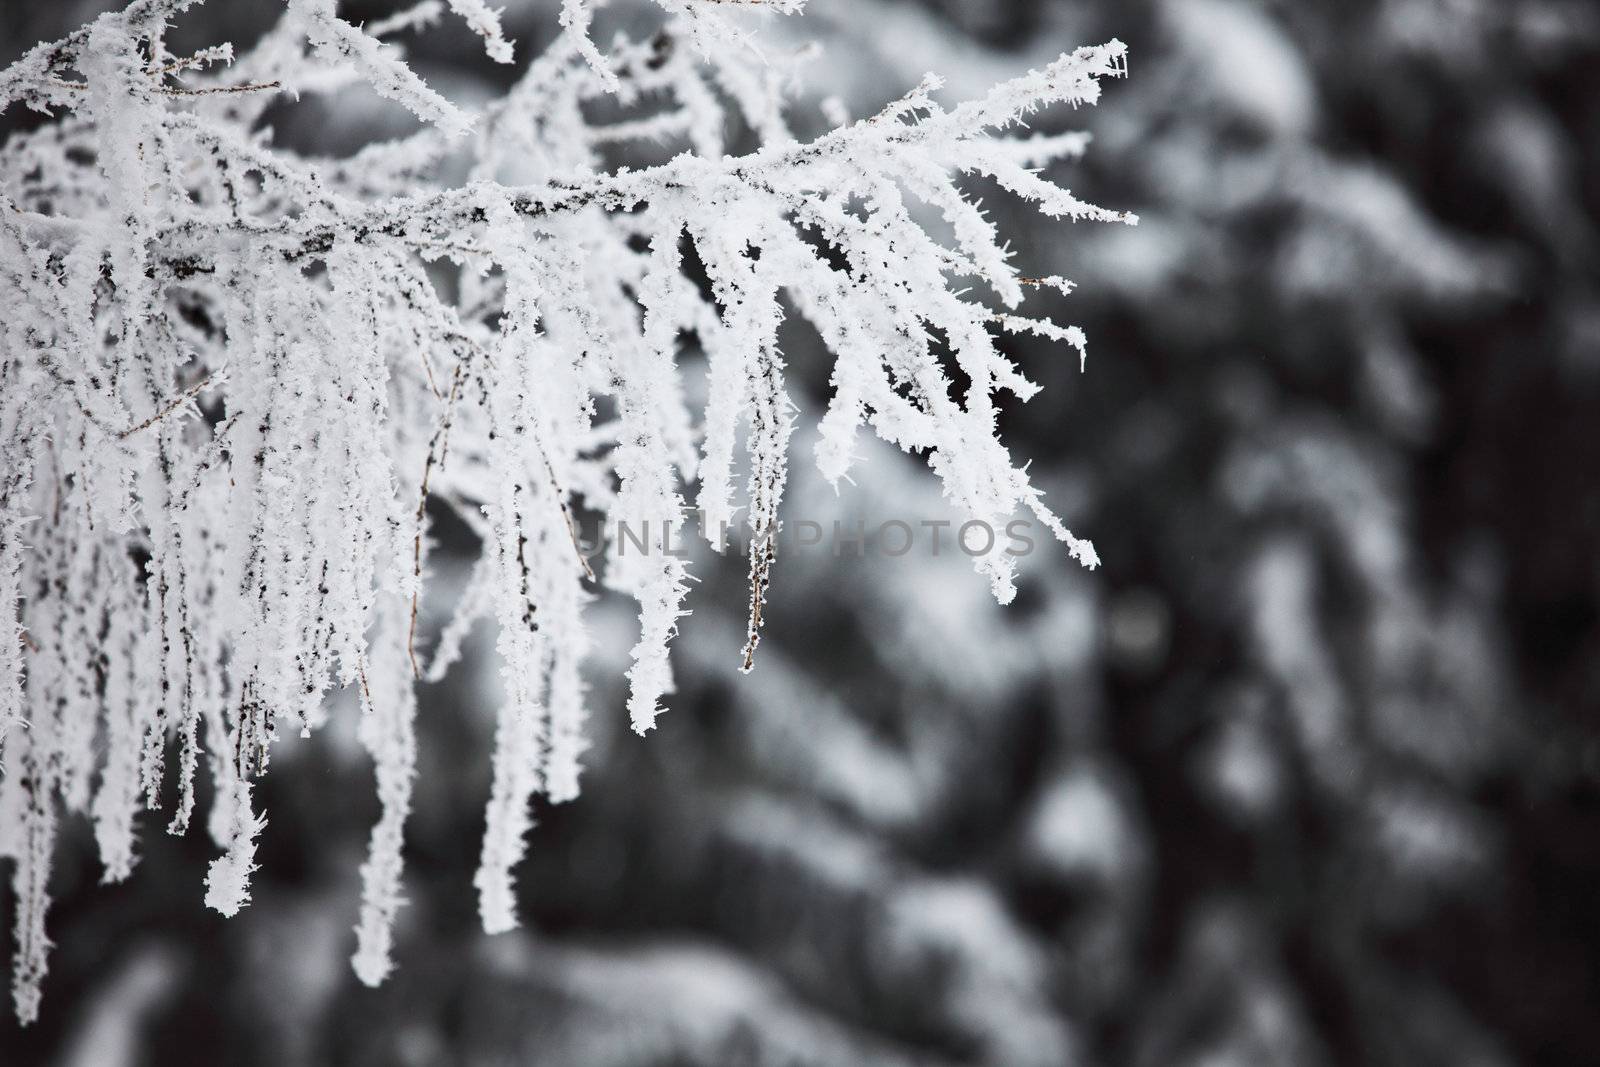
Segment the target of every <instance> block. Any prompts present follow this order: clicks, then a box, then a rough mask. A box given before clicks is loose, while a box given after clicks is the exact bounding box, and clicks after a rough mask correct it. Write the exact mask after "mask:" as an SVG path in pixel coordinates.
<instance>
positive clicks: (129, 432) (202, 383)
mask: <svg viewBox="0 0 1600 1067" xmlns="http://www.w3.org/2000/svg"><path fill="white" fill-rule="evenodd" d="M226 375H227V371H225V370H222V371H218V372H216V373H215V374H207V375H206V376H205V377H204V378H201V379H200V380H199V381H198V382H195V383H194V384H193V385H191V386H190V387H189V388H187V389H185V390H184V391H183V393H182V394H180V395H179V396H178V398H177V399H176V400H173V401H172V403H170V404H168V405H167V406H166V407H164V408H162V409H161V410H159V411H157V412H156V413H155V414H154V415H151V416H150V417H149V418H148V419H145V420H144V421H143V422H141V423H140V424H139V425H137V426H130V427H129V428H128V429H126V430H123V431H122V432H121V433H119V434H117V440H119V441H126V440H127V439H128V438H130V437H132V436H133V435H134V434H136V433H138V432H139V431H140V430H148V429H149V428H150V427H152V426H154V425H155V424H156V423H158V422H160V421H161V420H162V419H164V418H166V417H167V416H168V415H171V414H172V413H173V412H174V411H177V410H178V409H179V408H180V407H182V406H183V405H184V404H187V403H188V402H189V401H191V400H193V399H194V398H195V397H197V396H199V395H200V394H201V393H203V392H205V391H206V390H207V389H208V388H210V387H211V386H213V385H221V384H222V380H223V378H224V377H226Z"/></svg>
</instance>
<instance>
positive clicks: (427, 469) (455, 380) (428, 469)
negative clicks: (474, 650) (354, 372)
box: [406, 362, 462, 678]
mask: <svg viewBox="0 0 1600 1067" xmlns="http://www.w3.org/2000/svg"><path fill="white" fill-rule="evenodd" d="M461 376H462V363H459V362H458V363H457V364H456V369H455V373H454V374H452V375H451V376H450V396H449V398H448V399H447V400H446V401H445V409H444V414H443V415H441V416H440V418H439V428H438V429H437V430H435V431H434V432H433V440H431V441H429V442H428V458H427V460H426V461H425V462H424V463H423V465H422V490H421V492H420V493H419V494H418V498H417V517H416V522H417V529H416V533H415V534H414V535H413V536H412V541H411V577H412V580H413V582H414V583H415V584H414V585H413V586H412V589H411V623H410V626H409V627H408V628H407V630H406V655H407V657H409V658H410V660H411V676H412V677H413V678H421V677H422V667H421V666H420V665H419V664H418V663H417V615H418V610H417V609H418V607H419V605H420V603H421V600H422V535H423V522H424V521H425V520H426V519H427V516H428V483H429V482H430V481H431V480H432V478H433V469H434V467H436V466H443V465H444V457H445V453H446V451H447V450H448V448H449V447H450V425H451V423H452V421H453V420H454V418H455V411H456V397H457V396H458V395H460V393H461Z"/></svg>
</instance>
